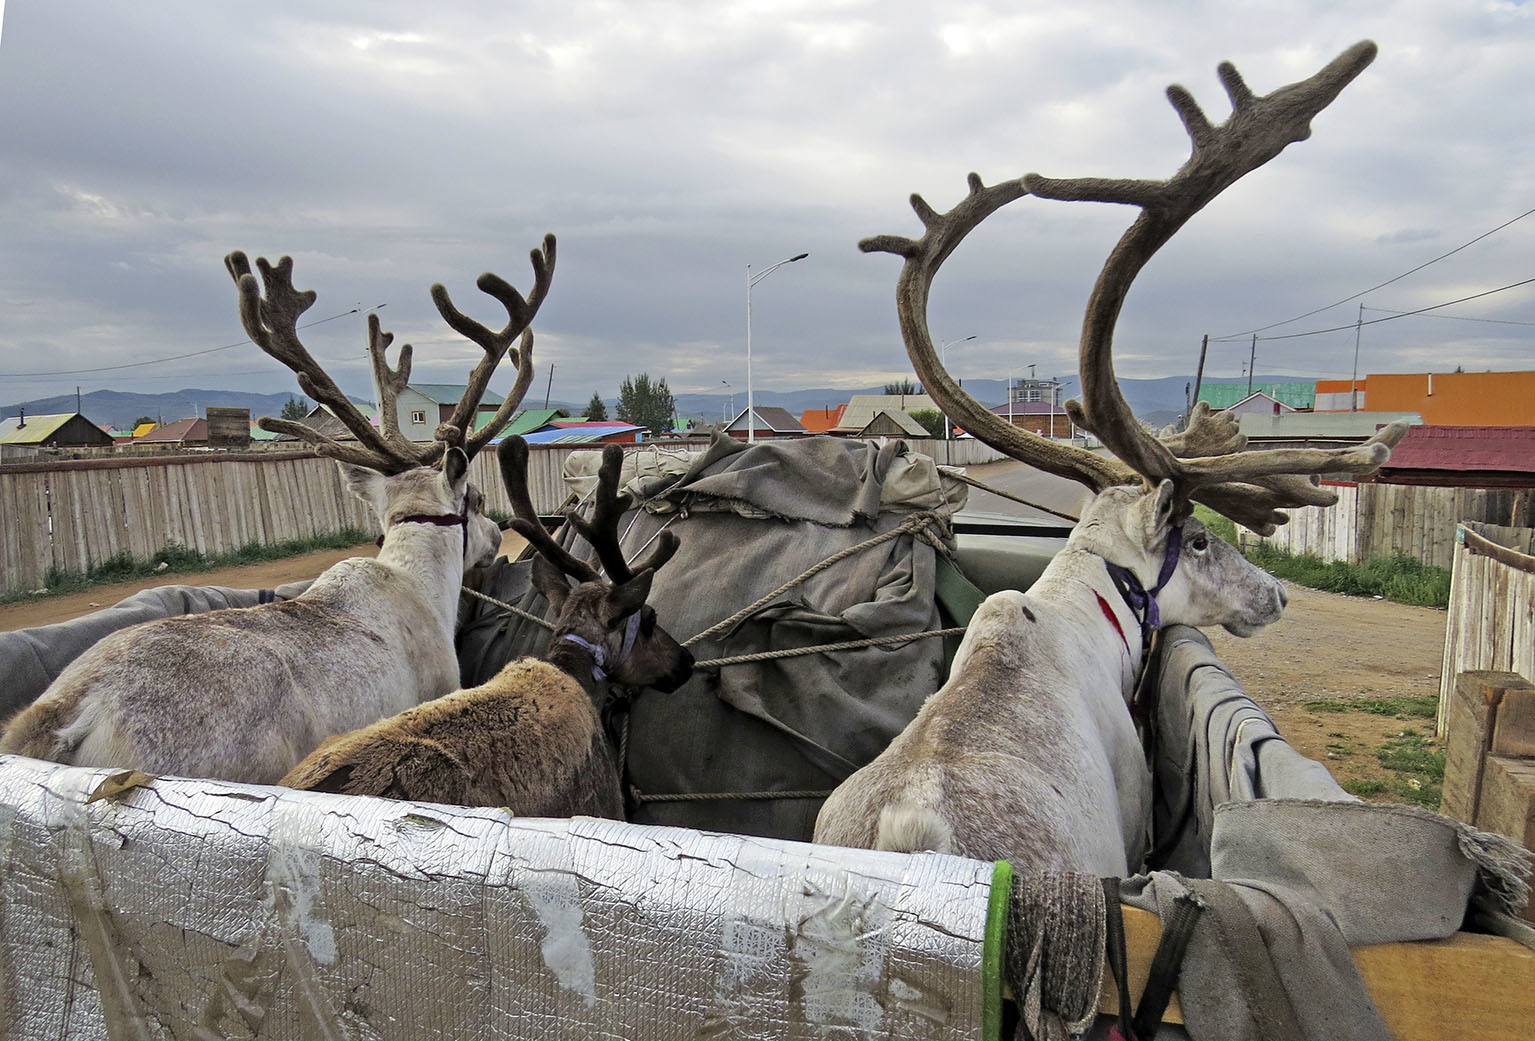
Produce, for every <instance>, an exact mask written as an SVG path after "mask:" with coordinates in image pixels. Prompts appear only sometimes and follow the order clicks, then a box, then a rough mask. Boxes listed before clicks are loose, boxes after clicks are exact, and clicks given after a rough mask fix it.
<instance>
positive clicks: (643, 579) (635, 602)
mask: <svg viewBox="0 0 1535 1041" xmlns="http://www.w3.org/2000/svg"><path fill="white" fill-rule="evenodd" d="M655 577H656V573H655V571H653V570H652V569H650V568H646V569H645V570H644V571H641V572H640V573H639V574H637V575H635V576H634V577H633V578H631V579H629V581H627V582H625V583H623V584H622V585H618V586H614V587H613V592H612V593H611V594H609V596H608V604H609V606H610V607H611V608H612V610H613V616H612V619H611V621H615V622H616V621H617V620H618V619H620V618H627V617H628V616H629V615H631V614H633V613H634V612H636V611H638V610H639V609H640V608H641V607H644V606H645V600H646V598H647V597H649V596H650V581H651V579H653V578H655Z"/></svg>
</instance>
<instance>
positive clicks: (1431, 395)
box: [1316, 372, 1535, 427]
mask: <svg viewBox="0 0 1535 1041" xmlns="http://www.w3.org/2000/svg"><path fill="white" fill-rule="evenodd" d="M1358 388H1359V390H1360V392H1361V393H1360V394H1359V404H1358V409H1359V411H1364V410H1366V409H1368V410H1369V411H1371V412H1416V413H1418V414H1419V415H1420V416H1422V417H1423V422H1424V423H1425V424H1426V425H1428V426H1499V427H1528V426H1535V372H1412V373H1397V372H1386V373H1379V372H1372V373H1370V375H1369V376H1367V377H1366V378H1365V379H1362V380H1360V381H1359V382H1358ZM1348 391H1349V381H1348V380H1317V384H1316V399H1317V405H1316V410H1317V411H1318V412H1347V411H1349V410H1350V408H1349V392H1348Z"/></svg>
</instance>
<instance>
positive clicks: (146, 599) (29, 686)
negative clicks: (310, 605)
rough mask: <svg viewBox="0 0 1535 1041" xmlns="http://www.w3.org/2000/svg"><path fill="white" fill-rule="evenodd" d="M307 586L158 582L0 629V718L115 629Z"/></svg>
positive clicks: (284, 596)
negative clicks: (87, 608)
mask: <svg viewBox="0 0 1535 1041" xmlns="http://www.w3.org/2000/svg"><path fill="white" fill-rule="evenodd" d="M307 588H309V583H308V582H307V581H305V582H290V583H288V584H287V585H284V586H280V587H278V588H277V589H276V590H270V589H269V590H258V589H225V588H224V587H222V586H159V587H157V588H155V589H146V590H144V591H142V592H139V593H135V594H133V595H132V596H130V597H128V598H127V599H125V600H121V601H119V602H118V603H116V604H114V605H112V606H111V607H108V608H105V609H104V610H101V611H96V612H94V613H92V614H89V615H86V616H85V617H84V618H77V619H75V620H74V621H69V622H59V623H58V624H57V625H40V626H38V627H36V628H35V629H18V630H16V631H15V632H6V633H0V676H3V677H4V680H3V681H0V720H3V719H6V718H8V717H9V716H11V715H12V714H14V713H16V712H19V711H20V710H22V709H23V708H26V707H27V706H28V705H30V704H32V702H34V701H36V700H37V696H38V695H39V694H41V693H42V692H43V691H45V690H47V689H48V684H50V683H52V682H53V680H54V678H55V677H57V676H58V674H59V673H60V672H62V671H64V666H66V665H68V664H69V663H70V662H72V661H74V660H75V659H76V658H78V657H79V656H80V655H81V654H83V653H85V651H86V649H87V648H89V647H90V646H91V645H92V644H94V643H96V641H98V640H100V639H102V638H103V637H105V636H109V635H111V634H112V633H115V632H117V630H119V629H126V628H127V627H128V626H130V625H137V624H138V623H140V622H148V621H153V620H154V619H156V618H169V617H171V616H172V615H183V614H201V613H202V612H204V611H217V610H220V609H222V608H225V607H250V606H252V605H254V604H258V603H260V602H261V601H262V600H263V599H265V598H275V599H278V600H291V599H292V598H293V597H295V596H298V595H299V594H300V593H302V592H303V591H304V590H305V589H307Z"/></svg>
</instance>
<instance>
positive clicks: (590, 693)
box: [544, 632, 608, 712]
mask: <svg viewBox="0 0 1535 1041" xmlns="http://www.w3.org/2000/svg"><path fill="white" fill-rule="evenodd" d="M564 636H565V634H563V633H558V632H557V633H556V635H555V637H554V640H553V642H551V643H550V644H549V649H548V650H547V651H545V652H544V661H546V662H548V663H549V664H550V665H553V666H554V667H555V668H556V669H559V670H560V671H561V672H563V673H564V674H565V675H567V676H569V677H570V678H571V679H573V680H575V681H576V682H577V683H579V684H581V689H582V690H584V691H586V696H587V697H589V698H591V700H592V706H593V707H594V708H596V709H597V711H598V712H601V711H602V707H603V705H604V704H606V703H607V699H608V683H607V681H606V680H604V679H598V678H597V673H596V666H597V658H596V656H595V655H594V654H593V653H592V652H591V651H590V650H589V649H588V648H587V647H586V646H585V645H584V644H580V643H577V642H575V641H574V640H567V639H565V638H564Z"/></svg>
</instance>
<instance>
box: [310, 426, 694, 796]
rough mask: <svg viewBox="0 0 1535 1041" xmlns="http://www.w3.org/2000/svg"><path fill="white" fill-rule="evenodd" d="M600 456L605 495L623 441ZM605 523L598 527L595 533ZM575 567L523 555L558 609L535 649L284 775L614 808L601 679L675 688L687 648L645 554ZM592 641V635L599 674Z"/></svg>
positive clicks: (393, 791) (538, 541)
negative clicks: (677, 636)
mask: <svg viewBox="0 0 1535 1041" xmlns="http://www.w3.org/2000/svg"><path fill="white" fill-rule="evenodd" d="M510 449H511V450H510V451H508V450H507V449H503V451H502V455H503V458H509V457H511V456H514V455H519V454H520V457H521V463H520V464H519V465H520V467H521V469H522V471H523V472H524V477H523V479H524V480H525V469H526V446H521V448H520V450H519V449H518V447H517V446H510ZM609 456H610V462H609V464H608V465H606V466H605V468H604V470H605V474H606V478H605V479H606V480H607V482H608V483H607V485H606V487H605V489H604V491H605V492H606V494H608V495H612V494H613V492H614V485H615V484H616V481H617V476H618V464H619V462H620V461H621V458H622V455H621V451H618V450H615V451H614V452H612V453H609ZM514 469H516V467H514ZM512 482H513V478H511V477H509V478H508V484H509V486H511V485H512ZM524 490H525V489H524ZM525 499H526V496H525V495H519V494H518V493H517V492H516V491H515V490H514V491H513V493H512V501H513V506H514V508H517V509H518V512H519V518H520V520H522V521H524V522H525V523H520V524H519V528H518V530H520V531H523V530H526V531H528V532H530V533H531V534H532V535H533V543H534V546H535V547H536V548H539V549H540V550H545V549H546V546H545V545H544V543H545V542H546V541H547V539H548V536H547V534H543V533H542V529H541V528H540V529H537V530H534V529H533V528H531V527H529V526H528V525H529V523H535V524H536V523H537V521H536V518H534V517H533V516H532V515H531V514H530V510H531V507H530V506H529V505H528V504H526V503H525V502H524V501H523V500H525ZM599 512H601V511H599ZM524 514H528V515H527V516H523V515H524ZM607 519H608V520H609V521H614V520H616V515H610V516H608V518H607ZM594 534H596V533H594ZM612 534H613V533H612V531H611V527H606V528H604V529H603V531H602V532H601V533H600V534H597V537H598V538H599V539H604V538H605V537H607V536H611V535H612ZM540 536H542V537H540ZM675 543H676V539H675V537H674V536H673V537H671V538H669V539H667V540H665V547H666V548H665V549H664V552H663V553H662V554H660V555H658V556H657V557H655V558H653V559H658V560H660V561H661V562H662V563H664V558H665V557H669V556H670V555H671V553H672V552H673V551H675V549H676V545H675ZM616 545H617V544H616V541H615V542H614V543H613V546H612V549H613V550H615V551H616ZM603 546H604V548H608V547H607V544H606V542H604V543H603ZM554 555H555V557H556V559H557V560H566V562H567V563H569V562H570V561H569V560H568V559H567V558H564V557H562V556H561V555H560V554H558V553H555V554H554ZM614 565H615V568H617V567H618V562H617V561H616V560H615V561H614ZM657 566H659V564H658V565H657ZM577 570H578V571H579V572H580V573H581V574H582V576H583V577H584V576H586V575H590V577H589V578H587V579H586V580H585V581H579V582H577V584H576V585H575V586H574V587H572V586H570V585H569V583H568V581H567V579H566V577H565V576H564V575H563V574H561V572H560V570H559V568H558V567H557V566H556V564H554V563H551V562H550V560H549V559H548V558H547V557H546V556H543V555H539V556H536V557H534V558H533V584H534V586H535V587H536V588H537V589H538V591H539V592H540V593H542V594H543V595H544V598H545V599H546V600H548V601H549V605H550V607H551V609H552V611H553V613H554V615H555V622H554V639H553V641H552V642H551V643H550V646H549V650H548V652H547V653H546V654H545V656H544V658H543V659H542V660H540V659H537V658H519V659H517V660H516V661H513V662H511V663H510V664H508V665H507V666H505V667H504V668H503V669H502V670H501V671H500V672H498V673H497V674H496V675H495V676H493V677H491V679H490V680H489V681H488V682H486V683H483V684H481V685H480V686H478V687H474V688H473V689H470V690H460V691H456V692H455V693H452V694H449V695H448V696H446V697H444V698H439V699H438V700H437V701H433V702H429V703H428V704H425V705H420V706H418V707H416V708H412V709H408V710H406V711H405V712H402V713H400V714H399V715H397V716H394V717H392V718H390V719H384V720H380V721H379V722H377V723H374V724H373V725H372V726H369V727H366V728H364V729H362V730H359V731H357V732H355V733H351V734H346V735H343V736H342V737H339V738H336V739H334V740H333V741H331V742H329V743H327V744H325V745H324V746H322V747H320V748H318V749H316V750H315V752H314V753H313V754H311V755H310V756H309V757H308V758H307V759H305V760H304V761H303V762H302V763H300V764H299V765H298V766H297V767H296V768H295V769H294V770H293V771H292V772H291V773H289V774H288V775H287V776H286V777H284V778H283V779H282V781H281V783H282V784H285V785H287V786H288V787H290V788H303V789H308V790H312V791H327V792H337V793H341V794H346V795H373V796H379V797H382V798H390V799H409V800H413V801H418V802H440V803H449V804H453V805H459V806H504V807H506V808H507V809H508V810H510V811H511V813H512V814H513V815H514V816H519V817H573V816H576V815H578V814H584V815H587V816H596V817H612V818H615V819H618V820H622V819H623V816H624V814H623V797H622V795H621V794H620V789H619V776H618V766H617V757H616V756H615V754H614V750H613V748H612V747H611V746H610V744H609V741H608V737H607V734H606V733H605V732H604V730H603V727H602V720H601V708H602V706H603V704H604V703H605V702H606V700H607V697H608V690H609V688H608V681H609V680H611V681H612V682H613V683H616V684H620V685H622V686H626V687H634V688H639V687H654V688H655V689H657V690H660V691H663V692H670V691H674V690H676V689H677V688H678V687H680V686H681V685H682V684H683V683H684V682H686V680H687V678H688V676H690V675H691V674H692V670H693V656H692V655H691V654H690V653H689V652H688V651H687V649H686V648H684V647H682V646H681V645H679V644H678V643H677V642H676V641H675V640H673V639H672V637H671V636H670V635H669V634H668V633H667V632H666V630H664V629H662V628H661V627H660V626H659V625H658V624H657V623H656V615H655V611H654V609H652V608H651V607H649V606H648V605H647V604H646V603H645V599H646V597H648V596H649V594H650V586H651V581H652V579H653V578H654V574H655V572H654V571H653V570H652V569H651V568H645V569H643V570H641V571H640V572H639V573H638V574H634V575H628V574H627V573H625V574H624V575H621V576H620V578H621V580H619V581H617V582H616V583H612V584H610V583H608V582H605V581H603V580H602V579H601V578H599V577H598V576H596V575H595V573H593V572H590V571H586V570H584V569H581V568H578V569H577ZM636 613H637V614H638V619H637V620H636V626H635V630H634V632H635V639H634V642H633V645H632V647H631V648H630V650H629V653H627V654H625V653H624V651H623V648H624V644H625V642H626V641H625V634H626V632H627V630H628V621H629V619H630V617H631V616H633V615H635V614H636ZM592 648H600V649H601V661H602V662H604V663H605V668H604V669H603V670H602V672H601V674H599V672H598V670H596V669H595V668H594V665H596V663H597V661H598V657H597V654H596V653H594V651H593V650H592Z"/></svg>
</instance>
